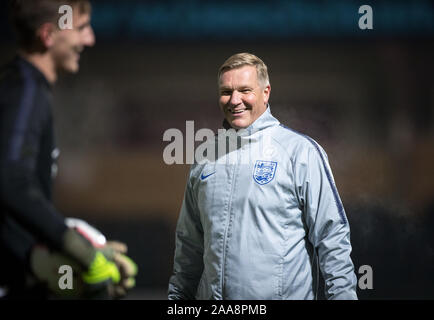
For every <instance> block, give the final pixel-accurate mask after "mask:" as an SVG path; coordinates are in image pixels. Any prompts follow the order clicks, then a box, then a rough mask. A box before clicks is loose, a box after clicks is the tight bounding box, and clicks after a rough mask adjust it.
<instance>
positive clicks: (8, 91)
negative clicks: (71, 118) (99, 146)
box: [0, 0, 137, 299]
mask: <svg viewBox="0 0 434 320" xmlns="http://www.w3.org/2000/svg"><path fill="white" fill-rule="evenodd" d="M63 5H69V6H70V7H69V8H72V18H73V19H72V29H70V28H69V29H68V27H66V28H65V27H62V26H65V25H66V26H67V24H66V23H67V21H64V23H63V25H61V23H60V18H62V17H65V15H62V14H59V8H60V7H61V6H63ZM90 12H91V6H90V3H89V1H88V0H37V1H28V0H13V1H11V10H10V13H11V18H12V22H13V24H14V27H15V29H16V32H17V36H18V41H19V49H18V52H17V56H16V57H15V59H14V60H13V61H12V62H11V63H9V64H8V65H7V66H6V67H5V68H3V69H2V70H1V71H0V256H1V264H0V287H3V288H4V287H6V292H7V295H6V298H11V299H13V298H65V297H71V298H78V299H92V298H93V299H95V298H97V299H110V298H119V297H122V296H124V295H125V294H126V292H127V290H128V289H129V288H131V287H132V286H134V276H135V275H136V273H137V268H136V265H135V264H134V262H133V261H132V260H130V259H129V258H128V257H127V256H126V255H125V253H126V246H125V245H124V244H122V243H115V242H108V243H106V244H103V245H101V246H98V245H96V244H95V243H94V242H93V241H94V240H95V239H92V236H91V234H90V233H87V234H86V231H84V232H83V230H81V232H79V229H77V228H73V227H71V226H69V227H68V226H67V224H66V221H65V218H64V217H63V216H62V215H61V214H59V213H58V212H57V211H56V209H55V208H54V206H53V203H52V199H51V193H52V190H51V189H52V178H53V176H54V174H55V171H56V170H55V168H56V166H55V159H56V157H57V155H58V151H57V149H56V148H55V145H54V138H53V123H52V121H53V120H52V101H51V100H52V97H51V90H52V86H53V85H54V83H55V82H56V80H57V73H58V72H59V71H66V72H70V73H76V72H77V71H78V69H79V58H80V53H81V52H82V51H83V49H84V48H85V47H91V46H93V45H94V43H95V38H94V34H93V30H92V27H91V25H90ZM64 265H68V266H71V267H72V269H73V279H74V280H73V289H65V288H64V289H63V290H62V289H61V288H60V285H59V283H60V282H61V281H59V280H61V277H62V275H63V274H62V273H60V272H59V268H60V267H61V266H64Z"/></svg>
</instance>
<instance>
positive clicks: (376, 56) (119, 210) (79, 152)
mask: <svg viewBox="0 0 434 320" xmlns="http://www.w3.org/2000/svg"><path fill="white" fill-rule="evenodd" d="M2 3H3V2H2ZM363 4H369V5H371V6H372V8H373V15H374V29H373V30H364V31H362V30H360V29H359V28H358V19H359V17H360V16H361V15H360V14H358V8H359V7H360V6H361V5H363ZM1 6H2V10H1V12H2V19H1V20H0V21H1V22H0V30H1V32H0V35H1V40H0V46H1V50H0V62H1V63H2V64H4V63H6V62H7V61H9V60H10V59H11V58H12V57H13V55H14V38H13V35H12V34H11V32H10V29H9V26H8V24H7V20H6V18H5V10H3V9H4V4H2V5H1ZM93 26H94V29H95V33H96V37H97V44H96V46H95V47H94V48H91V49H87V50H85V52H84V54H83V55H82V60H81V71H80V73H79V74H78V75H76V76H71V75H65V76H62V77H61V79H60V81H59V82H58V84H57V85H56V87H55V90H54V94H55V110H54V113H55V121H56V132H57V144H58V147H59V149H60V150H61V155H60V162H59V175H58V177H57V179H56V182H55V186H56V204H57V207H58V209H59V211H61V212H62V213H63V214H64V215H66V216H74V217H78V218H83V219H85V220H87V221H88V222H90V223H92V224H94V225H95V226H96V227H97V228H99V229H101V230H102V231H103V232H104V233H105V234H106V235H107V236H108V237H109V238H114V239H118V240H123V241H125V242H126V243H127V244H128V246H129V253H130V255H131V257H132V258H133V259H134V260H135V261H136V262H137V263H138V265H139V276H138V278H137V288H136V289H135V290H134V291H133V292H132V293H131V295H130V296H129V298H130V299H165V298H166V290H167V283H168V279H169V277H170V273H171V269H172V263H173V251H174V232H175V224H176V219H177V217H178V213H179V209H180V206H181V201H182V197H183V192H184V187H185V179H186V176H187V172H188V169H189V166H188V165H171V166H168V165H166V164H165V163H164V161H163V150H164V147H165V146H167V145H168V142H163V133H164V131H165V130H167V129H169V128H178V129H180V130H181V131H182V132H184V133H185V121H186V120H194V121H195V129H196V130H198V129H201V128H211V129H213V130H216V129H217V128H219V127H220V125H221V122H222V116H221V114H220V111H219V109H218V104H217V99H218V96H217V82H216V74H217V70H218V68H219V66H220V65H221V64H222V63H223V61H224V60H225V59H226V58H227V57H229V56H230V55H232V54H234V53H238V52H251V53H254V54H256V55H258V56H259V57H260V58H262V59H263V60H264V61H265V63H266V64H267V65H268V68H269V73H270V81H271V86H272V93H271V100H270V103H271V110H272V112H273V114H274V115H275V116H276V117H277V118H278V119H279V120H280V121H281V122H282V123H284V124H285V125H287V126H289V127H292V128H294V129H296V130H298V131H301V132H303V133H305V134H307V135H309V136H311V137H312V138H314V139H315V140H316V141H318V142H319V143H320V144H321V145H322V146H323V147H324V149H325V150H326V151H327V153H328V157H329V160H330V164H331V167H332V170H333V173H334V176H335V180H336V184H337V187H338V190H339V192H340V195H341V198H342V201H343V203H344V206H345V208H346V213H347V216H348V219H349V221H350V226H351V240H352V245H353V253H352V258H353V261H354V264H355V267H356V271H357V270H358V268H359V267H360V266H362V265H370V266H372V268H373V272H374V289H373V290H359V292H358V294H359V297H360V298H361V299H392V298H395V299H396V298H397V299H415V298H431V299H433V298H434V289H433V287H432V285H431V284H432V283H434V276H433V273H432V268H433V265H434V236H433V233H432V230H433V227H434V169H433V164H434V112H433V111H434V61H433V57H434V42H433V40H434V39H433V37H434V7H433V5H432V3H431V2H429V1H411V2H410V1H406V2H404V1H382V2H381V3H380V4H375V3H373V2H372V1H369V2H368V1H366V2H365V1H343V0H342V1H337V0H335V1H301V0H299V1H277V0H272V1H256V0H252V1H249V2H246V1H194V0H190V1H181V0H178V1H168V0H167V1H137V0H136V1H108V0H106V1H103V0H100V1H93Z"/></svg>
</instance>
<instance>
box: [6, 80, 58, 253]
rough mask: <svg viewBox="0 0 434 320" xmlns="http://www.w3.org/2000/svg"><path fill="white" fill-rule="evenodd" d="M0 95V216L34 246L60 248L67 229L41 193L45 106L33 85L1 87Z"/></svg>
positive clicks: (42, 98)
mask: <svg viewBox="0 0 434 320" xmlns="http://www.w3.org/2000/svg"><path fill="white" fill-rule="evenodd" d="M0 95H1V99H0V115H1V117H0V121H1V127H0V135H1V154H0V164H1V166H0V173H1V174H0V200H1V204H2V211H3V214H4V215H5V216H7V215H10V216H11V217H12V218H13V219H14V220H15V221H16V222H17V223H18V224H20V225H21V226H22V227H24V228H25V229H26V230H27V231H28V232H29V233H31V234H32V236H34V237H35V238H36V239H37V240H40V241H44V242H47V244H49V245H51V246H54V247H56V248H61V245H62V237H63V233H64V231H65V230H66V225H65V223H64V218H63V217H62V216H61V215H60V214H59V213H58V212H57V211H56V210H55V208H54V206H53V204H52V202H51V201H50V200H49V199H48V197H47V192H45V190H44V189H43V186H42V181H43V177H42V176H43V175H44V172H43V171H44V170H42V171H41V165H40V162H41V154H40V153H41V150H44V148H42V146H41V143H42V141H43V137H44V135H46V132H47V125H51V123H49V117H50V114H49V108H47V100H46V99H45V98H44V97H43V96H41V93H40V92H39V91H38V86H37V84H35V83H33V85H32V84H31V83H27V84H26V83H24V84H23V85H15V86H14V85H13V84H7V85H5V83H4V82H3V83H2V88H1V90H0ZM50 156H51V155H50ZM45 167H46V166H45ZM45 175H46V174H45Z"/></svg>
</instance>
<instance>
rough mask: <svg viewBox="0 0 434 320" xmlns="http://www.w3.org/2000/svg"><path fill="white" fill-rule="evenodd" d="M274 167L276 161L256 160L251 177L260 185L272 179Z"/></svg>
mask: <svg viewBox="0 0 434 320" xmlns="http://www.w3.org/2000/svg"><path fill="white" fill-rule="evenodd" d="M276 168H277V162H275V161H264V160H257V161H256V163H255V169H254V170H253V179H255V181H256V182H257V183H258V184H260V185H264V184H267V183H269V182H270V181H271V180H273V178H274V174H275V173H276Z"/></svg>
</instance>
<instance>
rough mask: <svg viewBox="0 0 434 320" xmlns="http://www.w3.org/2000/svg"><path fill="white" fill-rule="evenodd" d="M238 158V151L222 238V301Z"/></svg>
mask: <svg viewBox="0 0 434 320" xmlns="http://www.w3.org/2000/svg"><path fill="white" fill-rule="evenodd" d="M239 158H240V150H238V151H237V161H236V163H235V165H234V169H233V170H234V171H233V173H232V187H231V193H230V196H229V208H228V222H227V224H226V228H225V234H224V237H223V252H222V270H221V290H222V292H221V295H222V299H224V289H225V265H226V241H227V236H228V231H229V225H230V223H231V211H232V196H233V195H234V187H235V173H236V172H237V167H238V161H239Z"/></svg>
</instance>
